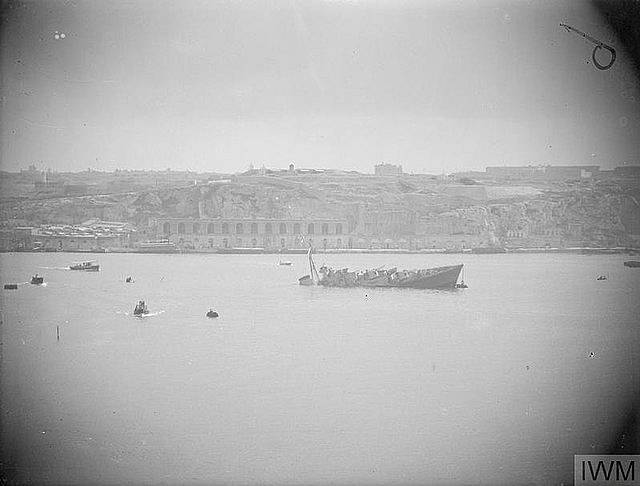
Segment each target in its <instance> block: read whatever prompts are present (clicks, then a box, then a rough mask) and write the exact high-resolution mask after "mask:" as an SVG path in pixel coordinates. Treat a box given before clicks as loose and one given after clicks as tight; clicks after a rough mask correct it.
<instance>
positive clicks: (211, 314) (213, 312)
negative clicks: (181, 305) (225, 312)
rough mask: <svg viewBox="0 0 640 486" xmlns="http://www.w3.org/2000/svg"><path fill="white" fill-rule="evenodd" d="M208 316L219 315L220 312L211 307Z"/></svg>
mask: <svg viewBox="0 0 640 486" xmlns="http://www.w3.org/2000/svg"><path fill="white" fill-rule="evenodd" d="M207 317H210V318H214V317H218V313H217V312H216V311H214V310H213V309H209V312H207Z"/></svg>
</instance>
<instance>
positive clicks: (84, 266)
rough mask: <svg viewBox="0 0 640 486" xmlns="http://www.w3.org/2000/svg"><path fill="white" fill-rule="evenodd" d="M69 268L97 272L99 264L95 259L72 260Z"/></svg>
mask: <svg viewBox="0 0 640 486" xmlns="http://www.w3.org/2000/svg"><path fill="white" fill-rule="evenodd" d="M69 270H83V271H85V272H97V271H99V270H100V265H98V262H95V261H87V262H74V263H72V264H71V265H70V266H69Z"/></svg>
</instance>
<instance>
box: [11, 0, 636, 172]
mask: <svg viewBox="0 0 640 486" xmlns="http://www.w3.org/2000/svg"><path fill="white" fill-rule="evenodd" d="M560 22H566V23H568V24H571V25H576V26H577V27H579V28H581V29H582V30H584V31H587V32H589V33H590V34H591V35H593V36H594V37H597V38H599V39H601V40H602V41H604V42H607V43H608V44H611V45H614V46H616V47H618V51H617V60H616V63H615V65H614V66H613V67H612V69H610V70H607V71H600V70H597V69H595V68H594V67H593V65H592V64H591V51H592V45H591V44H589V43H588V42H586V41H585V40H584V39H582V38H580V37H578V36H576V35H574V34H570V33H568V32H566V31H565V30H564V29H563V28H561V27H559V23H560ZM0 49H1V54H2V56H1V63H2V64H1V66H0V67H1V75H2V79H1V81H2V83H1V84H2V88H1V89H2V105H1V110H2V111H1V120H2V125H1V127H0V130H1V132H0V136H1V138H0V146H1V148H0V157H1V159H0V168H1V169H2V170H10V171H17V170H20V169H21V168H27V167H28V166H29V165H31V164H35V165H36V166H38V167H41V168H51V169H53V170H57V171H81V170H85V169H86V168H89V167H91V168H93V169H99V170H115V169H118V168H119V169H150V170H164V169H166V168H168V167H171V168H172V169H173V170H193V171H196V172H221V173H235V172H242V171H244V170H246V168H247V167H248V166H249V164H253V165H254V166H255V167H259V166H261V165H262V164H264V165H266V166H267V167H274V168H278V167H281V168H286V167H288V165H289V164H290V163H292V162H293V163H294V164H295V165H296V166H298V167H318V168H328V169H342V170H356V171H360V172H365V173H370V172H372V171H373V166H374V165H375V164H378V163H381V162H386V163H390V164H398V165H402V166H403V169H404V171H405V172H407V173H412V172H413V173H441V172H460V171H465V170H480V171H482V170H484V169H485V167H487V166H502V165H505V166H510V165H513V166H522V165H529V164H531V165H538V164H540V165H547V164H550V165H598V166H600V167H601V168H603V169H610V168H613V167H615V166H622V165H627V164H637V163H639V162H640V144H638V143H637V140H640V113H639V111H640V110H638V103H639V102H640V90H639V89H638V81H637V79H636V78H635V77H634V76H633V73H632V71H631V70H630V68H629V66H630V62H629V59H628V57H627V55H626V53H625V51H624V49H623V48H622V46H619V45H618V44H617V40H616V38H615V36H614V35H613V33H612V31H611V30H609V29H608V27H607V26H606V24H605V23H604V21H603V19H602V18H601V17H600V16H599V15H598V14H597V13H596V12H595V10H593V9H592V7H591V6H590V4H588V3H586V2H579V3H577V2H568V1H562V2H554V3H548V2H544V3H543V2H539V3H536V2H529V3H522V2H515V1H495V2H483V3H475V2H473V3H472V2H469V1H464V2H463V1H454V2H439V1H429V2H418V1H397V2H386V1H382V2H370V3H368V2H361V3H352V2H346V1H345V2H329V1H324V2H323V1H306V2H296V1H292V2H287V3H284V2H243V3H223V2H199V1H195V0H188V1H185V2H180V3H179V4H176V3H172V2H163V1H161V2H146V1H138V2H127V3H125V2H118V1H116V2H108V3H106V2H105V3H100V2H87V1H77V2H73V3H62V2H22V1H12V2H8V3H7V4H6V8H5V9H4V11H3V17H2V32H1V43H0Z"/></svg>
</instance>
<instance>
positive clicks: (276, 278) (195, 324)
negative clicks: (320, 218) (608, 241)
mask: <svg viewBox="0 0 640 486" xmlns="http://www.w3.org/2000/svg"><path fill="white" fill-rule="evenodd" d="M94 256H95V255H94ZM85 257H86V255H85V256H82V255H70V254H58V253H49V254H2V255H1V256H0V263H1V266H0V273H1V277H2V278H1V280H2V283H7V282H26V281H28V280H29V277H30V276H31V275H32V274H33V273H35V272H39V273H42V274H44V276H45V281H46V286H42V287H37V286H31V285H23V286H20V288H19V290H17V291H2V387H1V389H2V436H3V441H2V442H3V449H2V460H3V463H4V464H5V466H6V468H7V471H8V472H7V474H8V476H9V478H10V479H12V480H15V481H18V482H22V481H24V482H38V483H77V484H86V483H95V482H100V483H122V482H127V483H140V484H143V483H144V484H156V483H160V482H163V483H168V484H174V483H195V482H199V483H208V484H212V483H219V484H223V483H224V484H229V483H237V484H244V483H305V484H318V483H328V482H331V483H334V484H335V483H338V484H342V483H350V484H362V483H385V484H388V483H416V484H426V483H434V484H443V483H451V484H455V483H460V482H463V483H467V484H469V483H479V482H483V483H485V484H499V483H502V484H515V483H520V484H522V483H528V484H531V483H535V484H549V483H550V482H552V483H556V484H559V483H560V482H561V481H565V482H568V483H570V482H571V481H572V479H573V470H572V465H573V454H575V453H583V454H584V453H602V452H606V451H607V450H608V448H609V447H610V446H611V445H612V442H613V439H614V438H613V436H612V432H615V431H616V430H617V429H618V428H619V427H620V426H621V423H622V420H623V419H624V417H625V414H626V413H627V412H628V411H629V407H630V406H631V405H632V403H633V400H634V398H636V397H638V392H639V376H640V374H639V369H638V360H639V359H640V357H639V355H638V350H639V346H640V327H639V324H638V321H639V320H640V319H639V317H640V299H638V295H639V290H640V269H635V270H634V269H629V268H626V267H624V266H623V265H622V262H623V260H624V259H625V257H624V256H621V255H606V256H580V255H509V254H507V255H434V256H424V255H325V256H322V255H321V256H318V257H317V260H318V262H317V263H323V262H326V263H327V264H329V265H332V266H338V267H342V266H349V267H352V268H365V267H377V266H380V265H383V264H386V265H387V266H388V267H390V266H398V267H400V268H411V267H429V266H438V265H445V264H453V263H457V262H459V261H462V262H463V263H465V269H466V270H465V280H466V281H467V283H468V284H469V286H470V288H468V289H465V290H457V291H428V290H427V291H424V290H422V291H420V290H411V289H367V290H365V289H326V288H315V287H301V286H299V285H297V278H298V277H300V276H301V275H303V274H305V273H308V272H307V268H306V265H305V258H306V257H305V256H304V255H299V256H298V255H293V256H290V257H291V259H292V260H293V262H294V264H293V266H292V267H279V266H277V261H278V257H277V256H262V255H260V256H258V255H256V256H253V255H129V254H104V255H99V256H98V257H99V258H98V259H99V262H100V264H101V266H102V268H101V271H100V272H99V273H83V272H71V271H67V270H64V267H66V266H68V264H69V263H70V262H71V261H72V260H80V259H84V258H85ZM598 274H606V275H608V277H609V279H608V280H607V281H604V282H598V281H596V280H595V278H596V276H597V275H598ZM127 275H132V276H133V277H134V279H135V283H134V284H125V283H124V278H125V277H126V276H127ZM139 299H145V300H146V301H147V303H148V305H149V308H150V310H151V311H152V312H153V313H156V315H153V316H151V317H147V318H144V319H138V318H135V317H132V316H131V312H132V311H133V307H134V305H135V302H136V301H137V300H139ZM210 306H212V307H214V308H215V309H216V310H217V311H218V312H219V313H220V315H221V317H220V318H219V319H217V320H211V319H207V318H206V317H205V313H206V311H207V310H208V308H209V307H210ZM56 326H59V327H60V341H56Z"/></svg>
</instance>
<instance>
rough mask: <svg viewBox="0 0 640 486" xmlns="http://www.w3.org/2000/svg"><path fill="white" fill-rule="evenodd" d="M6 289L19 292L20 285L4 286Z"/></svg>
mask: <svg viewBox="0 0 640 486" xmlns="http://www.w3.org/2000/svg"><path fill="white" fill-rule="evenodd" d="M4 289H5V290H18V284H15V283H10V284H4Z"/></svg>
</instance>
